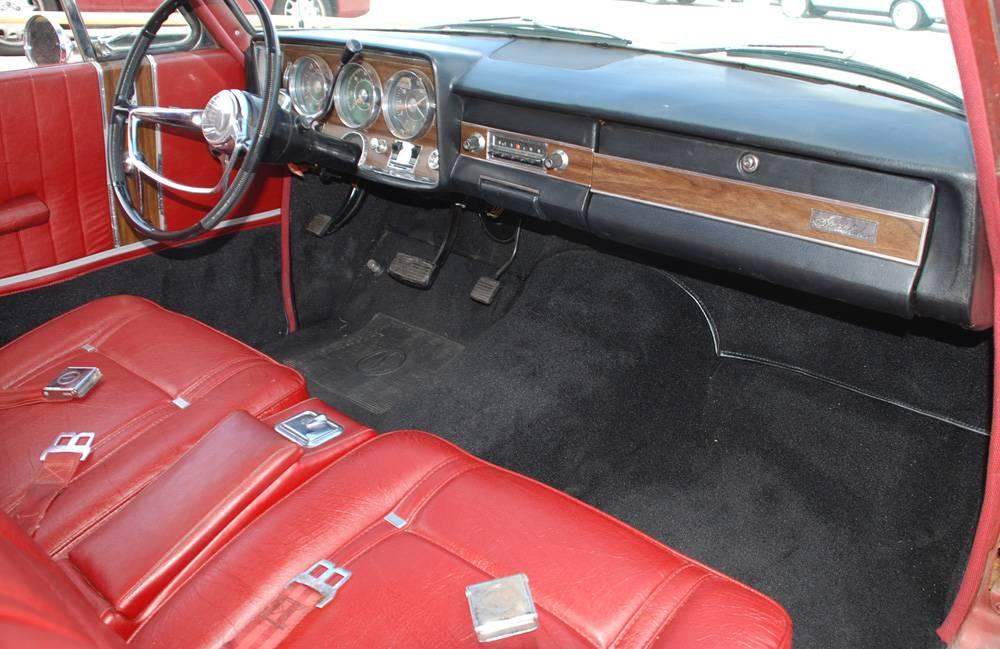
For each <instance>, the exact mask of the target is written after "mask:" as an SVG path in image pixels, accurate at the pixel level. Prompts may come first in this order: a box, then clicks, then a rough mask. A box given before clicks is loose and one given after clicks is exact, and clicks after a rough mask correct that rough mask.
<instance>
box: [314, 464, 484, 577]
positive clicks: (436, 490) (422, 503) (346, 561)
mask: <svg viewBox="0 0 1000 649" xmlns="http://www.w3.org/2000/svg"><path fill="white" fill-rule="evenodd" d="M478 468H481V467H477V466H471V467H467V468H465V469H463V470H462V471H461V472H459V473H456V474H455V475H453V476H451V477H449V478H448V479H447V480H446V481H444V482H443V483H441V484H440V485H438V486H437V487H435V488H434V490H433V491H432V492H430V493H429V494H427V495H426V496H425V497H424V498H422V499H421V500H420V502H418V503H417V505H416V506H415V509H414V510H413V513H411V514H410V519H409V520H408V521H407V525H412V524H413V521H415V520H416V518H417V515H418V514H420V512H421V510H422V509H423V508H424V507H425V506H426V505H427V502H428V501H429V500H430V499H431V498H433V497H434V496H435V495H437V494H438V493H439V492H440V491H441V490H442V489H444V488H445V487H446V486H448V485H449V484H451V483H452V482H453V481H454V480H455V479H457V478H459V477H461V476H463V475H465V474H466V473H468V472H469V471H474V470H476V469H478ZM402 501H403V499H400V502H402ZM383 522H385V519H384V518H380V519H378V520H376V521H375V522H374V523H373V524H372V525H371V526H369V527H368V528H366V529H365V531H368V530H369V529H374V526H375V525H379V524H381V523H383ZM401 531H404V530H402V529H393V530H389V533H388V534H386V535H385V536H383V537H381V538H379V539H376V540H375V541H373V542H371V543H369V544H368V545H366V546H364V547H363V548H361V549H359V550H357V551H356V552H355V553H354V554H352V555H351V556H349V557H348V558H346V559H344V561H343V563H344V565H347V564H349V563H352V562H354V561H357V560H358V559H359V558H361V557H362V556H364V555H365V554H367V553H368V552H369V551H370V550H371V549H372V548H374V547H375V546H377V545H379V544H380V543H382V542H383V541H385V540H387V539H389V538H391V537H393V536H395V535H396V534H397V533H399V532H401ZM361 536H363V533H362V534H359V535H358V536H356V537H355V538H354V539H351V541H352V542H353V541H354V540H355V539H357V538H360V537H361ZM346 546H347V543H345V544H343V545H341V546H340V547H341V548H343V547H346ZM333 554H336V551H334V552H333Z"/></svg>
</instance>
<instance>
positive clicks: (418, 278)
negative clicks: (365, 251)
mask: <svg viewBox="0 0 1000 649" xmlns="http://www.w3.org/2000/svg"><path fill="white" fill-rule="evenodd" d="M437 271H438V267H437V264H435V263H434V262H431V261H427V260H426V259H422V258H420V257H416V256H414V255H408V254H406V253H405V252H397V253H396V257H395V258H394V259H393V260H392V263H391V264H389V271H388V272H389V276H390V277H392V278H393V279H395V280H397V281H400V282H402V283H404V284H408V285H410V286H415V287H416V288H430V287H431V284H433V283H434V277H435V276H436V275H437Z"/></svg>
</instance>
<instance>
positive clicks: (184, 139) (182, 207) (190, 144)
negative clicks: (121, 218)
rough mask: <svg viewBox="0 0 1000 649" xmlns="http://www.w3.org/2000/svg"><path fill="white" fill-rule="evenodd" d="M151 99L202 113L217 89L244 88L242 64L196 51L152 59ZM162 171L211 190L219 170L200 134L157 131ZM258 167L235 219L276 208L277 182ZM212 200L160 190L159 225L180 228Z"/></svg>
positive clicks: (218, 54)
mask: <svg viewBox="0 0 1000 649" xmlns="http://www.w3.org/2000/svg"><path fill="white" fill-rule="evenodd" d="M154 76H155V78H156V89H157V96H158V100H159V103H160V105H161V106H176V107H181V108H202V107H204V106H205V105H206V104H208V100H209V99H211V98H212V95H214V94H215V93H216V92H218V91H219V90H222V89H223V88H245V87H246V76H245V73H244V69H243V65H242V64H241V63H238V62H236V61H235V60H234V59H233V57H231V56H230V55H229V54H228V53H226V52H224V51H222V50H201V51H196V52H185V53H182V54H164V55H161V56H157V57H156V65H155V73H154ZM160 139H161V142H162V152H163V172H164V175H166V177H167V178H172V179H174V180H178V181H180V182H184V183H187V184H190V185H202V186H211V185H214V184H215V183H216V182H218V180H219V176H220V174H221V165H220V164H219V163H218V162H217V161H216V160H214V159H213V158H212V156H211V155H209V152H208V148H207V147H206V146H205V141H204V140H203V139H202V138H201V136H200V134H195V133H191V132H189V131H178V130H172V129H169V128H164V129H162V130H161V133H160ZM268 172H269V170H268V169H267V168H266V167H264V168H262V169H261V171H260V172H259V173H258V182H256V183H255V186H254V187H252V188H251V189H250V191H248V192H247V197H246V198H245V199H244V201H243V203H242V205H241V206H240V207H239V209H238V210H237V213H238V214H241V215H246V214H259V213H262V212H266V211H268V210H274V209H277V208H278V207H280V205H281V182H280V180H278V179H276V178H273V177H270V175H269V174H268ZM217 199H218V196H194V195H191V194H184V193H181V192H177V191H174V190H172V189H170V188H164V189H163V210H164V217H165V218H164V220H165V221H166V223H167V225H168V226H169V227H170V228H171V229H180V228H186V227H188V226H190V225H192V224H194V223H195V222H196V221H198V219H200V218H202V217H203V216H205V213H206V212H207V211H208V209H209V208H211V207H212V205H214V204H215V201H216V200H217Z"/></svg>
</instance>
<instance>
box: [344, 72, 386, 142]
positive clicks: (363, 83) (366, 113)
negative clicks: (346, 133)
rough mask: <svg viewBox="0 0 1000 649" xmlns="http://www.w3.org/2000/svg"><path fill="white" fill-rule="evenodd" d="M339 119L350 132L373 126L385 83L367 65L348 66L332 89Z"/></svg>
mask: <svg viewBox="0 0 1000 649" xmlns="http://www.w3.org/2000/svg"><path fill="white" fill-rule="evenodd" d="M333 97H334V105H335V106H336V107H337V115H339V116H340V121H342V122H343V123H344V124H346V125H347V126H350V127H351V128H365V127H367V126H370V125H371V123H372V122H374V121H375V119H376V118H377V117H378V111H379V108H381V104H382V82H381V81H379V78H378V74H376V73H375V69H374V68H373V67H372V66H370V65H368V64H367V63H348V64H347V65H345V66H344V69H343V70H341V71H340V76H338V77H337V85H336V86H335V87H334V89H333Z"/></svg>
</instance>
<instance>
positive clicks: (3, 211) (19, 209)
mask: <svg viewBox="0 0 1000 649" xmlns="http://www.w3.org/2000/svg"><path fill="white" fill-rule="evenodd" d="M48 221H49V208H48V206H47V205H46V204H45V203H43V202H42V201H40V200H38V199H37V198H35V197H34V196H20V197H18V198H15V199H12V200H9V201H7V202H6V203H0V235H4V234H11V233H13V232H17V231H18V230H24V229H27V228H33V227H35V226H36V225H43V224H45V223H48Z"/></svg>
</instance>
